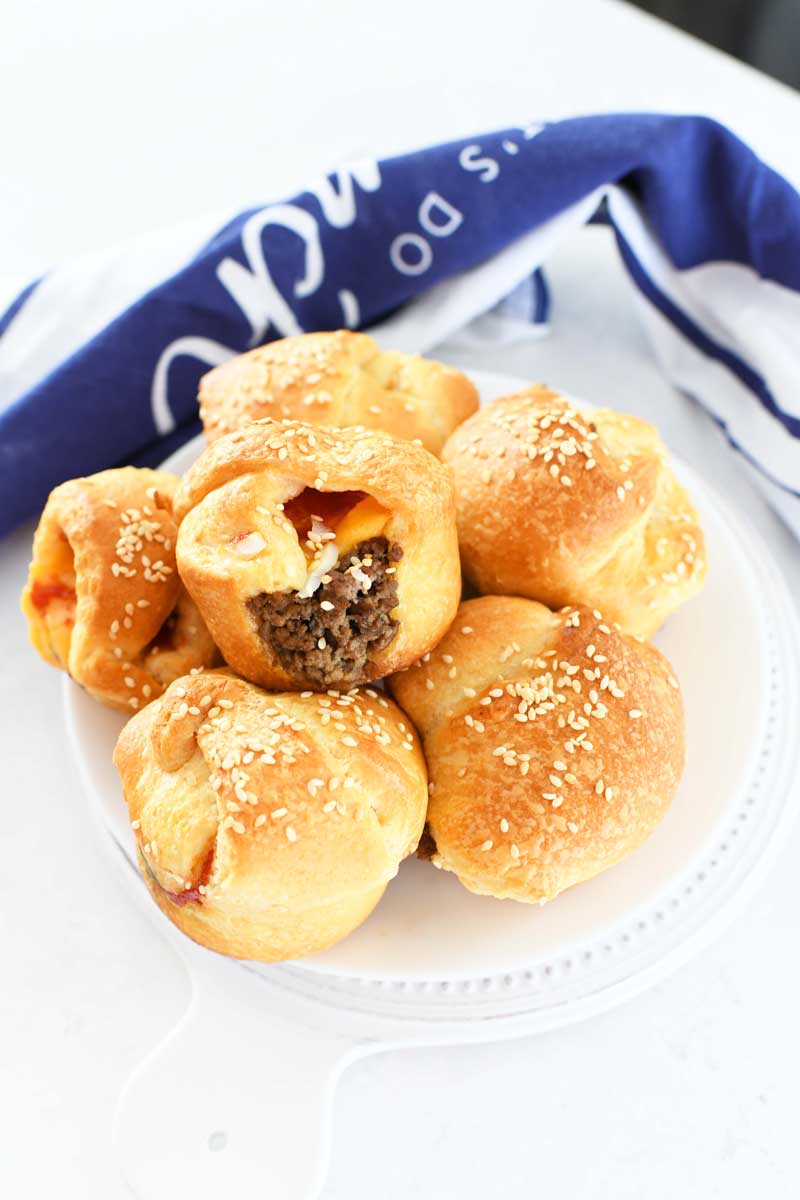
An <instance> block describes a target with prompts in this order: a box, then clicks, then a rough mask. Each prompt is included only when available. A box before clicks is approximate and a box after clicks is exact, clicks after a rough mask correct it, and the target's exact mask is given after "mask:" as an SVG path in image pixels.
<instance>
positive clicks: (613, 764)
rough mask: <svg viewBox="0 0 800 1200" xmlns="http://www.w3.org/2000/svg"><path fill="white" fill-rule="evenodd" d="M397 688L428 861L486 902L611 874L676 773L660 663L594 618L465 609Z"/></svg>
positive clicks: (679, 736) (674, 721) (516, 604)
mask: <svg viewBox="0 0 800 1200" xmlns="http://www.w3.org/2000/svg"><path fill="white" fill-rule="evenodd" d="M391 688H392V692H393V694H394V695H395V697H396V699H397V700H398V702H399V704H400V705H401V706H402V707H403V709H404V710H405V711H406V712H407V713H408V715H409V716H410V718H411V720H412V721H414V723H415V724H416V726H417V729H418V730H419V732H420V733H421V735H422V738H423V744H424V749H425V756H426V759H427V763H428V771H429V774H430V780H431V785H430V786H431V797H430V802H429V806H428V831H429V834H430V838H431V839H432V843H433V846H432V857H433V862H434V863H435V865H436V866H439V867H443V868H444V869H446V870H448V871H453V872H455V874H456V875H457V876H458V878H459V879H460V880H461V882H462V883H463V884H464V886H465V887H467V888H468V889H469V890H470V891H473V892H478V893H481V894H482V895H489V896H496V897H498V898H500V899H513V900H520V901H523V902H525V903H544V902H545V901H548V900H552V899H553V898H554V897H555V896H557V895H558V894H559V892H562V891H563V890H564V889H565V888H568V887H572V886H573V885H574V884H576V883H581V882H582V881H584V880H587V879H591V878H592V877H593V876H594V875H597V874H598V873H599V872H600V871H604V870H605V869H606V868H607V867H610V866H613V864H614V863H617V862H619V861H620V859H622V858H624V857H625V856H626V855H627V854H629V853H630V852H631V851H632V850H634V849H635V848H636V847H637V846H638V845H639V844H640V843H641V842H642V841H644V839H645V838H646V837H647V836H648V835H649V834H650V833H651V832H652V831H653V829H655V827H656V825H657V824H658V822H659V821H660V820H661V818H662V817H663V816H664V814H665V812H666V811H667V808H668V806H669V804H670V801H671V800H672V797H673V795H674V793H675V790H676V788H677V786H678V781H679V779H680V776H681V772H682V770H683V763H684V720H683V707H682V703H681V696H680V691H679V687H678V682H677V680H676V679H675V677H674V675H673V674H672V671H671V670H670V667H669V664H668V663H667V661H666V659H665V658H664V657H663V655H662V654H660V653H659V651H658V650H656V649H655V648H654V647H652V646H650V645H649V644H647V643H643V642H640V641H638V640H635V639H632V638H629V637H626V636H625V635H624V634H622V633H620V632H619V631H618V630H617V629H615V628H614V627H613V626H612V625H610V624H608V623H607V622H605V621H604V620H603V618H602V617H601V616H600V614H599V613H598V612H594V611H592V610H591V609H587V608H583V607H581V608H568V609H563V610H562V611H561V612H558V613H553V612H551V611H550V610H549V609H547V608H545V607H544V606H543V605H541V604H537V603H536V602H534V601H531V600H524V599H520V598H517V597H511V596H483V597H479V598H478V599H476V600H469V601H466V602H465V603H464V604H462V605H461V607H460V609H459V612H458V616H457V617H456V620H455V622H454V624H453V627H452V629H451V630H450V631H449V633H448V634H447V635H446V637H444V638H443V639H442V641H441V642H440V643H439V645H438V646H437V647H436V649H435V650H433V651H432V652H431V654H430V656H429V657H428V658H427V659H426V660H425V661H423V662H422V663H420V664H419V665H418V666H416V667H412V668H410V669H409V670H407V671H405V672H404V673H402V674H400V675H397V676H395V677H394V678H393V679H392V680H391ZM426 840H427V839H426Z"/></svg>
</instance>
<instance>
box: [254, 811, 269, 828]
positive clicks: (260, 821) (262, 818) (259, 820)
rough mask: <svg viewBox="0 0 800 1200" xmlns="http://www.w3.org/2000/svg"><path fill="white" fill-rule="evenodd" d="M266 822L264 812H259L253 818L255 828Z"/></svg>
mask: <svg viewBox="0 0 800 1200" xmlns="http://www.w3.org/2000/svg"><path fill="white" fill-rule="evenodd" d="M266 823H267V816H266V813H259V814H258V816H257V817H256V819H255V828H256V829H260V828H261V826H262V825H266Z"/></svg>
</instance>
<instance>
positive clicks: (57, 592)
mask: <svg viewBox="0 0 800 1200" xmlns="http://www.w3.org/2000/svg"><path fill="white" fill-rule="evenodd" d="M31 600H32V602H33V604H34V607H36V608H38V609H39V611H40V612H43V611H44V610H45V609H46V608H48V607H49V605H50V603H51V601H53V600H72V601H74V600H75V588H74V587H70V586H69V584H66V583H61V582H59V581H58V580H53V582H52V583H41V582H40V581H39V580H38V579H37V580H35V581H34V583H33V586H32V587H31Z"/></svg>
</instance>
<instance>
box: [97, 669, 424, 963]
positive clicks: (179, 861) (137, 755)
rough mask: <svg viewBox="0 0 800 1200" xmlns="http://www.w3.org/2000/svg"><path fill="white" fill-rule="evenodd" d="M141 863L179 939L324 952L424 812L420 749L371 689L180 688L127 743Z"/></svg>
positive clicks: (118, 758)
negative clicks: (277, 692) (269, 690)
mask: <svg viewBox="0 0 800 1200" xmlns="http://www.w3.org/2000/svg"><path fill="white" fill-rule="evenodd" d="M114 761H115V763H116V765H117V767H118V769H119V773H120V776H121V778H122V785H123V790H124V793H125V799H126V801H127V804H128V808H129V812H130V818H131V825H132V827H133V830H134V831H135V834H136V843H137V848H138V855H139V865H140V868H141V871H142V875H143V877H144V879H145V882H146V884H147V886H148V888H149V890H150V892H151V894H152V896H153V898H154V899H155V901H156V903H157V904H158V906H159V908H160V909H161V910H162V912H164V913H165V914H166V915H167V916H168V917H169V919H170V920H171V921H172V922H173V923H174V924H175V925H177V926H178V928H179V929H181V930H182V931H183V932H184V933H185V934H187V935H188V936H189V937H190V938H193V939H194V940H195V941H197V942H200V943H201V944H202V945H204V946H208V947H209V948H210V949H212V950H218V951H219V952H220V953H222V954H228V955H232V956H233V957H236V958H251V959H260V960H261V961H263V962H272V961H276V960H279V959H285V958H296V957H298V956H301V955H306V954H312V953H314V952H315V951H318V950H323V949H325V948H326V947H327V946H330V945H332V944H333V943H334V942H337V941H339V939H341V938H343V937H344V936H345V935H346V934H348V933H350V931H351V930H353V929H354V928H355V927H356V926H357V925H359V924H360V923H361V922H362V921H363V920H364V919H365V917H367V916H368V914H369V913H370V912H371V911H372V909H373V908H374V907H375V905H376V904H377V903H378V900H379V899H380V898H381V896H382V894H383V891H384V889H385V887H386V884H387V882H388V881H389V880H390V879H391V878H392V877H393V876H394V875H395V874H396V873H397V869H398V865H399V863H400V861H401V860H402V859H403V858H405V857H406V856H407V855H409V854H411V853H413V851H414V849H415V847H416V845H417V842H418V840H419V836H420V832H421V830H422V825H423V821H424V819H425V805H426V802H427V777H426V771H425V763H424V759H423V757H422V753H421V751H420V747H419V742H418V739H417V737H416V734H415V732H414V730H413V729H412V727H411V725H410V723H409V722H407V721H405V720H404V718H403V714H402V713H401V712H400V710H399V709H398V708H397V707H396V706H395V705H394V704H393V703H392V702H391V701H390V700H389V699H387V698H386V697H384V696H383V695H381V694H380V693H378V692H376V691H373V690H372V689H367V690H366V691H359V690H358V689H357V688H354V689H352V690H351V691H349V692H347V693H344V694H339V693H337V692H329V693H328V694H326V695H312V694H311V693H303V694H302V695H298V694H297V693H289V694H283V695H269V694H267V693H265V692H262V691H261V690H260V689H259V688H257V687H254V686H253V685H252V684H249V683H246V682H245V681H243V680H241V679H237V678H235V677H234V676H233V675H230V674H227V673H224V672H207V673H204V674H198V675H190V676H187V677H185V678H183V679H180V680H177V681H176V682H175V683H174V684H173V685H172V686H171V687H170V688H169V689H168V690H167V692H166V693H165V695H164V696H163V697H162V698H161V699H160V700H158V701H157V702H155V703H154V704H151V705H149V706H148V707H147V708H146V709H144V710H143V711H142V712H141V713H139V714H137V715H136V716H135V717H134V718H133V719H132V720H131V721H129V722H128V724H127V725H126V726H125V728H124V729H123V731H122V733H121V734H120V738H119V741H118V743H117V748H116V751H115V754H114Z"/></svg>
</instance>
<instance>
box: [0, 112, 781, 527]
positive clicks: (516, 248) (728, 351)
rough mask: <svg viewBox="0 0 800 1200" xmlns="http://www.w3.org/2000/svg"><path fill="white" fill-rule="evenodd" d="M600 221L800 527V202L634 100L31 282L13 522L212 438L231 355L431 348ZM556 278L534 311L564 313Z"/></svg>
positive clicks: (11, 463) (9, 519)
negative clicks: (371, 345) (188, 443)
mask: <svg viewBox="0 0 800 1200" xmlns="http://www.w3.org/2000/svg"><path fill="white" fill-rule="evenodd" d="M593 219H594V220H605V221H608V222H610V223H611V225H612V226H613V227H614V230H615V233H616V238H617V242H618V245H619V249H620V252H621V255H622V258H623V261H624V263H625V266H626V267H627V269H628V271H629V273H630V276H631V278H632V279H633V281H634V283H635V284H636V285H637V288H638V295H639V297H640V299H641V309H642V313H643V317H644V320H645V323H646V325H647V328H648V331H649V334H650V336H651V339H652V343H653V346H654V349H655V352H656V354H657V357H658V359H659V361H660V363H661V365H662V367H663V370H664V371H665V372H666V373H667V375H668V376H669V377H670V379H671V380H672V381H673V382H674V384H675V385H676V386H677V387H678V388H679V389H681V390H682V391H683V392H684V393H686V394H689V395H691V396H693V397H694V398H695V399H697V400H698V401H699V402H700V403H701V404H702V405H703V406H704V407H705V408H706V409H707V411H708V412H709V413H710V414H711V416H712V417H713V418H714V419H715V420H716V421H717V422H719V424H720V425H721V426H722V427H723V428H724V430H725V432H726V434H727V436H728V438H729V440H730V442H731V444H732V445H733V446H734V447H735V448H736V449H737V450H738V451H739V452H740V453H741V455H742V462H743V465H744V466H745V469H747V470H748V471H751V472H753V473H754V475H755V477H756V478H757V480H758V482H759V485H760V486H761V487H762V489H763V490H764V492H765V493H766V495H767V496H768V498H769V499H770V501H771V502H772V503H773V504H774V505H775V507H776V508H778V509H779V511H780V512H781V513H782V514H783V515H784V517H785V518H786V519H787V520H788V521H789V522H790V523H791V524H792V525H793V527H794V529H795V531H796V532H798V533H800V500H799V499H798V494H799V493H800V388H798V380H800V338H799V337H798V329H800V196H798V194H797V193H796V192H795V191H794V190H793V188H791V187H790V185H789V184H788V183H787V182H786V181H785V180H784V179H783V178H781V176H780V175H778V174H776V172H774V171H773V170H771V169H770V168H769V167H767V166H766V165H765V164H764V163H762V162H761V161H760V160H759V159H758V158H757V157H756V156H755V155H754V154H753V153H752V151H750V150H749V149H748V148H747V147H746V146H745V145H744V144H743V143H742V142H741V141H739V140H738V139H737V138H736V137H734V136H733V134H731V133H730V132H729V131H728V130H726V129H725V128H724V127H722V126H720V125H718V124H716V123H715V122H713V121H710V120H707V119H705V118H702V117H691V116H663V115H652V114H620V115H607V116H589V117H579V118H574V119H570V120H563V121H556V122H553V123H545V124H539V123H537V124H532V125H525V126H522V127H520V128H513V129H506V130H502V131H499V132H495V133H490V134H486V135H482V136H478V137H474V138H465V139H463V140H461V141H456V142H450V143H447V144H444V145H439V146H434V147H432V148H428V149H424V150H420V151H418V152H416V153H412V154H406V155H402V156H399V157H396V158H390V159H386V160H383V161H380V162H362V163H357V164H353V165H350V166H348V167H344V168H342V169H341V170H338V171H336V172H334V173H333V174H332V175H330V176H327V177H325V178H322V179H320V180H318V181H317V182H315V183H314V184H312V185H311V186H310V187H309V188H308V190H306V191H304V192H302V193H301V194H300V195H298V196H296V197H294V198H293V199H291V200H288V201H285V202H279V203H273V204H269V205H267V206H266V207H264V208H260V209H252V210H248V211H246V212H242V213H239V214H237V215H236V216H234V217H233V218H232V219H230V220H227V221H221V220H220V219H219V218H216V219H215V220H212V221H207V222H200V223H195V224H194V225H191V226H187V227H186V228H184V229H180V230H175V231H170V232H167V233H165V234H164V235H160V236H158V237H155V238H148V239H143V240H142V241H140V242H139V243H137V244H135V245H132V246H129V247H122V248H121V249H117V250H115V251H111V252H108V253H107V254H99V255H94V256H92V257H90V258H87V259H83V260H80V261H77V262H74V263H72V264H67V265H66V266H64V267H63V268H59V269H57V270H55V271H53V272H52V273H51V274H49V275H46V276H45V277H44V278H43V279H41V280H39V281H38V282H37V283H35V284H32V285H31V286H30V287H28V288H26V289H25V290H24V291H23V292H22V293H21V294H20V295H18V296H17V297H16V298H15V299H13V301H12V302H11V304H10V305H9V307H8V308H7V310H6V312H5V314H4V315H3V316H2V317H0V534H4V533H6V532H8V531H9V530H10V529H12V528H13V527H14V526H15V525H16V524H17V523H18V522H19V521H21V520H22V519H23V518H25V517H27V516H29V515H30V514H31V513H33V512H35V511H36V510H37V509H38V508H39V507H40V506H41V505H42V503H43V501H44V498H45V496H46V495H47V493H48V491H49V490H50V488H51V487H53V486H54V485H55V484H57V483H59V482H60V481H62V480H63V479H65V478H68V477H70V476H75V475H80V474H85V473H87V472H91V471H96V470H99V469H101V468H103V467H108V466H111V465H114V464H117V463H120V462H123V461H124V462H130V461H136V462H142V461H149V462H153V461H157V460H159V459H161V458H163V457H164V456H165V455H166V454H167V453H169V452H170V450H171V449H173V448H175V447H176V446H177V445H179V444H180V443H181V442H183V441H185V440H186V439H187V438H188V437H190V436H192V435H193V434H194V433H195V432H196V430H197V403H196V394H197V383H198V379H199V377H200V375H201V374H203V373H204V372H205V371H206V370H207V369H208V368H209V367H210V366H212V365H215V364H217V363H220V362H222V361H223V360H224V359H225V358H227V357H229V356H230V355H232V354H235V353H239V352H241V351H242V350H245V349H247V348H249V347H251V346H255V345H258V344H259V343H261V342H265V341H269V340H272V339H274V338H278V337H284V336H286V335H289V334H296V333H300V332H303V331H305V330H312V329H332V328H338V327H340V326H350V327H353V328H355V327H360V328H366V327H369V328H370V329H371V331H372V332H373V333H374V334H375V335H376V336H377V337H378V339H379V340H381V339H383V340H384V342H385V343H387V344H388V343H391V345H393V346H394V347H396V348H397V349H402V350H406V351H412V350H419V351H426V350H429V349H430V348H431V347H432V346H435V345H436V344H437V343H438V342H440V341H441V340H443V339H444V338H445V337H446V336H448V335H450V334H452V333H453V332H454V331H455V330H457V329H459V328H460V327H462V326H463V325H465V324H466V323H467V322H468V321H470V320H471V319H472V318H474V317H475V316H477V315H478V314H480V313H484V312H486V311H487V310H488V309H489V308H491V307H492V306H493V305H495V304H496V303H497V302H498V301H499V300H501V299H502V298H503V297H504V296H507V295H509V294H510V293H513V292H514V290H515V289H518V288H519V286H520V284H522V282H523V281H524V280H526V279H528V278H530V277H531V276H532V274H533V273H535V271H536V269H537V268H538V267H539V266H540V264H541V263H542V262H544V261H545V260H546V258H547V255H548V253H549V252H550V251H551V250H552V249H553V247H554V246H556V245H557V244H558V243H559V241H560V240H561V239H563V238H564V237H567V236H569V235H570V234H571V232H572V231H573V230H574V229H575V228H576V227H578V226H580V225H582V224H584V223H586V222H587V221H590V220H593ZM534 279H535V284H534V286H533V287H532V288H529V289H527V297H528V298H527V300H525V301H524V303H520V304H518V305H517V306H516V307H517V310H518V311H517V319H519V315H520V312H522V313H523V315H524V316H525V319H532V320H539V321H542V320H544V319H545V317H546V307H547V296H546V290H545V289H544V287H543V284H542V281H541V277H538V276H535V275H534ZM515 294H516V296H518V297H519V296H520V294H521V293H520V292H519V291H517V292H516V293H515ZM526 305H527V308H526Z"/></svg>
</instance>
